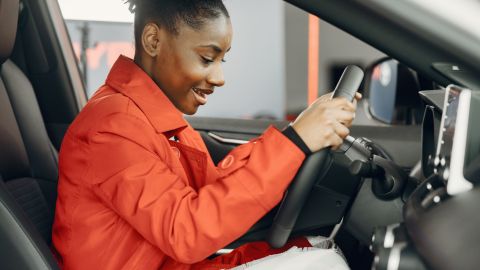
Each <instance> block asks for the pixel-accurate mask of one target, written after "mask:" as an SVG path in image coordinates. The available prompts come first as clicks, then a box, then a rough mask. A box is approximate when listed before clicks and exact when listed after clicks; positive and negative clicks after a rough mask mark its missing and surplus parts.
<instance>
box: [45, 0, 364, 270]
mask: <svg viewBox="0 0 480 270" xmlns="http://www.w3.org/2000/svg"><path fill="white" fill-rule="evenodd" d="M127 2H129V3H130V8H131V10H134V11H135V44H136V51H135V58H134V60H131V59H128V58H127V57H124V56H120V57H119V59H118V60H117V62H116V63H115V65H114V66H113V67H112V69H111V71H110V74H109V75H108V77H107V79H106V82H105V84H104V85H103V86H102V87H100V89H99V90H98V91H97V92H96V94H95V95H94V96H93V97H92V98H91V99H90V101H89V102H88V104H87V106H86V107H85V108H84V109H83V110H82V112H81V113H80V114H79V115H78V117H77V118H76V119H75V121H74V122H73V123H72V125H71V126H70V128H69V130H68V132H67V134H66V136H65V138H64V141H63V144H62V147H61V151H60V165H59V166H60V179H59V185H58V199H57V208H56V213H55V223H54V228H53V243H54V247H55V249H56V251H57V252H58V254H59V261H60V263H61V264H62V265H63V267H64V268H65V269H192V268H195V267H197V268H201V269H206V268H208V267H209V268H210V269H219V268H227V267H229V266H233V265H236V264H239V263H243V262H245V261H246V260H247V259H245V258H243V259H239V258H238V256H237V257H236V255H235V252H234V253H233V255H230V256H228V257H223V258H222V257H218V258H217V259H215V260H213V261H209V260H206V258H207V257H208V256H210V255H212V254H213V253H215V252H216V251H217V250H219V249H221V248H223V247H225V246H226V245H228V244H229V243H230V242H232V241H234V240H235V239H236V238H238V237H240V236H241V235H243V234H244V233H245V232H246V231H247V230H248V229H249V228H250V227H251V226H252V225H253V224H255V223H256V222H257V221H258V220H259V219H260V218H261V217H262V216H263V215H265V214H266V213H267V212H268V211H269V210H271V209H272V208H273V207H274V206H275V205H276V204H278V203H279V201H280V200H281V198H282V195H283V193H284V191H285V190H286V188H287V187H288V185H289V183H290V181H291V180H292V178H293V177H294V175H295V173H296V171H297V170H298V168H299V167H300V165H301V164H302V162H303V160H304V158H305V156H306V155H308V154H309V153H311V152H314V151H318V150H319V149H322V148H324V147H330V146H331V147H337V146H339V145H340V144H341V143H342V139H343V138H344V137H345V136H346V135H347V134H348V133H349V130H348V126H349V125H350V124H351V121H352V120H353V117H354V112H355V104H352V103H350V102H348V101H347V100H345V99H334V100H331V99H330V95H327V96H324V97H321V98H320V99H319V100H317V101H316V102H315V103H314V104H313V105H311V106H310V107H309V108H308V109H306V110H305V111H304V112H303V113H302V114H301V115H300V116H299V117H298V119H297V120H296V121H295V122H294V123H293V124H292V125H291V126H290V127H289V128H287V129H286V130H284V131H283V132H281V131H278V130H277V129H275V128H274V127H270V128H268V129H267V130H266V131H265V133H264V134H263V135H262V136H261V137H259V138H257V139H255V140H253V141H251V142H250V143H248V144H245V145H242V146H240V147H237V148H236V149H234V150H233V151H232V152H231V153H229V155H228V156H227V157H226V158H225V159H224V160H223V161H221V162H220V163H219V164H218V165H217V166H216V165H215V164H213V162H212V160H211V158H210V156H209V155H208V151H207V149H206V147H205V145H204V143H203V141H202V139H201V137H200V136H199V134H198V133H197V132H195V131H194V130H193V129H192V128H191V127H190V126H189V125H188V123H187V122H186V121H185V120H184V118H183V114H188V115H191V114H194V113H195V112H196V111H197V109H198V107H199V106H202V105H205V104H206V103H207V99H208V96H209V95H211V94H213V93H214V91H216V88H217V87H220V86H222V85H223V84H224V83H225V81H224V77H223V71H222V61H223V59H224V57H225V54H226V53H227V52H228V51H229V50H230V46H231V42H232V25H231V23H230V19H229V15H228V12H227V10H226V9H225V6H224V5H223V3H222V1H221V0H130V1H127ZM245 80H248V78H245ZM240 257H241V256H240ZM254 257H255V256H253V257H252V256H251V257H250V258H254Z"/></svg>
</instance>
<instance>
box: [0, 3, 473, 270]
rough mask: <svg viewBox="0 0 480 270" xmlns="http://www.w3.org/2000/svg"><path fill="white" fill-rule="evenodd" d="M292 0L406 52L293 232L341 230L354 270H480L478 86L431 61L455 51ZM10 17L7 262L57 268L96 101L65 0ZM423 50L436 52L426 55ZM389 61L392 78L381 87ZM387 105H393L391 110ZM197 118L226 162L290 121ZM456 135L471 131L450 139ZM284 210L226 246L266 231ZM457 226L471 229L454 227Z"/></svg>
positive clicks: (356, 9) (4, 171)
mask: <svg viewBox="0 0 480 270" xmlns="http://www.w3.org/2000/svg"><path fill="white" fill-rule="evenodd" d="M288 2H290V3H292V4H294V5H296V6H298V7H299V8H302V9H304V10H306V11H309V12H311V13H314V14H316V15H318V16H320V17H321V18H323V19H325V20H327V21H329V22H331V23H332V24H335V25H337V26H338V27H340V28H343V29H346V30H348V31H350V32H353V33H355V34H356V35H357V36H359V37H361V38H362V39H363V40H365V41H368V42H369V43H371V44H372V45H374V46H376V47H378V48H379V49H382V50H383V51H385V52H386V53H387V54H389V55H392V56H393V55H394V56H395V59H393V58H390V57H388V58H383V59H379V60H378V61H375V62H373V63H371V65H370V66H369V67H368V68H367V69H366V70H365V76H364V82H363V89H362V90H363V93H364V96H365V99H364V100H363V101H362V103H361V104H359V106H358V108H359V109H358V116H357V117H358V118H360V119H362V118H364V119H367V120H371V121H374V122H376V123H377V124H376V125H369V126H364V125H354V126H352V128H351V136H350V137H349V138H348V139H347V140H346V141H345V143H344V145H343V146H342V147H341V148H340V149H338V150H336V151H331V152H330V153H329V154H328V159H327V160H326V161H325V162H324V163H323V164H322V166H321V167H313V168H310V169H305V170H310V171H311V173H312V175H313V176H312V177H315V181H314V185H313V187H312V188H311V191H309V195H308V198H307V199H306V201H305V203H304V205H303V207H302V208H301V211H300V214H299V216H298V219H297V220H296V223H295V226H294V227H293V228H292V231H291V235H292V236H298V235H325V236H329V235H332V232H335V240H336V242H337V244H338V245H339V246H340V248H341V249H342V250H343V253H344V254H345V257H346V258H347V261H348V263H349V265H350V267H351V268H352V269H371V268H372V265H373V268H374V269H455V268H457V269H475V267H476V265H478V264H477V263H478V261H479V259H477V258H476V255H475V253H476V252H477V250H478V249H476V247H478V245H479V244H478V243H480V241H478V240H480V239H479V237H480V235H479V234H478V233H477V232H476V228H477V227H478V226H476V225H477V224H478V221H479V220H478V218H471V219H472V220H471V221H472V222H471V223H468V222H467V224H465V222H462V221H463V220H464V219H465V218H467V217H471V216H478V215H476V209H475V205H476V204H477V203H479V200H480V195H479V194H477V193H478V192H479V191H478V189H475V188H474V184H475V183H477V182H478V181H479V179H480V178H479V177H480V168H479V164H480V161H479V156H480V155H478V154H479V153H480V142H479V139H480V134H479V130H478V128H475V127H474V126H475V125H474V117H470V118H468V115H469V112H470V116H471V115H475V114H476V115H478V113H479V112H478V110H479V108H480V103H479V101H480V98H479V95H478V94H477V93H476V92H475V91H470V90H469V89H467V87H462V86H465V85H466V86H475V85H477V84H476V83H477V81H474V82H472V83H468V78H469V77H465V76H463V77H458V76H457V75H455V74H458V73H452V72H450V71H449V73H448V74H447V73H441V72H439V70H440V71H441V70H442V69H444V68H445V66H439V65H437V66H436V67H437V68H436V69H435V68H431V66H432V65H430V63H434V62H436V61H434V59H437V58H439V59H446V60H448V61H446V62H445V63H449V61H450V60H451V62H454V60H456V59H457V58H455V57H454V56H452V55H451V54H449V53H444V52H443V51H442V50H443V49H441V48H437V47H435V48H434V49H432V48H431V46H430V45H429V44H430V42H434V41H432V40H428V39H427V38H425V39H419V40H418V44H417V47H416V48H415V49H413V48H410V49H408V50H407V49H405V50H403V51H402V50H401V49H400V47H402V46H403V45H405V47H408V46H407V45H406V44H407V43H408V42H409V39H407V38H406V39H405V40H401V41H400V44H397V45H395V46H391V47H388V46H387V45H385V44H386V43H385V42H383V43H382V40H381V39H379V38H378V37H377V36H374V34H373V33H371V32H369V31H367V30H366V29H371V27H369V26H372V25H375V27H379V30H378V31H379V32H381V33H388V34H385V36H384V37H383V38H384V39H385V38H387V39H388V38H392V36H395V35H401V36H411V35H412V34H411V33H409V32H408V30H407V29H404V28H402V27H398V26H397V25H394V22H392V21H384V19H385V18H384V16H386V15H388V14H384V15H382V12H380V11H382V10H380V9H367V8H366V7H365V6H363V5H362V4H360V3H350V2H351V1H345V2H343V1H322V3H321V4H318V5H317V4H311V3H308V2H309V1H301V0H298V1H297V0H295V1H288ZM366 15H368V16H367V17H368V18H369V19H365V16H366ZM362 16H364V18H363V19H362V18H361V17H362ZM342 17H345V18H347V17H348V18H349V19H348V20H341V19H340V18H342ZM352 21H353V22H355V21H359V22H363V23H357V24H355V23H353V24H352V23H349V22H352ZM378 22H382V24H378ZM0 24H1V25H2V28H1V29H0V64H1V67H0V74H1V76H0V131H1V135H0V149H1V151H0V180H1V181H0V250H1V255H0V258H1V263H0V268H2V269H59V266H58V265H57V263H56V259H55V256H54V253H53V251H52V249H51V248H50V246H51V230H52V222H53V216H54V211H55V200H56V183H57V178H58V156H57V155H58V154H57V153H58V150H59V149H60V145H61V141H62V138H63V135H64V134H65V132H66V130H67V128H68V126H69V124H70V123H71V122H72V121H73V119H74V118H75V116H76V115H77V114H78V113H79V111H80V110H81V108H82V107H83V106H84V105H85V103H86V95H85V91H84V90H83V85H82V82H81V75H80V72H79V69H78V67H77V64H76V60H75V58H74V54H73V49H72V47H71V45H69V38H68V34H67V32H66V28H65V24H64V22H63V20H62V17H61V13H60V10H59V7H58V3H57V2H56V1H55V0H45V1H37V0H20V1H19V0H3V1H0ZM402 42H404V43H405V44H402ZM422 48H426V49H422ZM423 51H428V52H429V53H430V54H422V55H417V54H421V52H423ZM438 55H442V57H438ZM396 59H398V60H396ZM400 59H401V60H400ZM422 62H429V64H428V66H429V67H430V68H425V65H422V64H421V63H422ZM386 69H388V72H390V74H393V75H389V76H393V77H389V80H388V81H389V82H390V81H395V83H394V84H390V83H387V84H385V83H384V81H382V80H384V79H385V76H387V75H385V74H387V71H386ZM452 74H453V75H452ZM391 78H394V79H391ZM452 78H453V79H452ZM465 78H467V79H465ZM466 82H467V83H466ZM453 83H455V84H458V85H460V86H454V85H453ZM448 85H450V86H448ZM446 86H448V87H446ZM387 101H388V102H390V103H391V106H389V107H385V106H384V105H385V104H386V103H388V102H387ZM455 102H457V103H458V104H460V105H458V104H457V103H455ZM451 104H457V105H456V107H454V106H453V105H451ZM447 108H448V110H447ZM452 108H463V109H458V110H457V109H452ZM465 111H466V112H465ZM186 119H187V120H188V122H189V123H190V124H191V125H192V126H193V127H194V128H195V129H196V130H197V131H198V132H200V134H201V136H202V138H203V140H204V141H205V143H206V145H207V148H208V150H209V152H210V154H211V156H212V159H213V161H214V162H215V163H218V162H219V161H220V160H222V159H223V158H224V157H225V156H226V155H227V153H228V152H229V151H230V150H231V149H233V148H234V147H235V146H237V145H240V144H244V143H246V142H248V141H249V140H250V139H252V138H255V137H256V136H258V135H260V134H261V133H262V132H263V131H264V130H265V129H266V128H267V127H268V126H269V125H275V126H277V127H278V128H280V129H281V128H284V127H286V126H287V125H288V124H289V122H288V121H277V120H241V119H235V120H234V119H222V118H207V117H186ZM446 119H457V122H455V121H453V122H452V121H450V120H446ZM461 119H463V120H461ZM456 125H457V126H456ZM452 130H453V131H455V132H457V131H458V132H457V133H455V134H460V135H462V134H463V135H462V136H463V137H461V136H460V135H456V136H455V137H453V135H452ZM461 138H463V140H462V139H461ZM448 140H450V141H451V142H450V143H448ZM443 142H447V143H443ZM437 145H438V147H437ZM462 147H463V148H462ZM455 149H456V150H455ZM462 149H463V152H462V151H461V150H462ZM455 151H456V152H455ZM454 154H455V155H454ZM445 171H447V172H445ZM456 179H461V180H456ZM294 181H295V180H294ZM277 210H278V207H276V208H274V209H273V210H272V211H271V212H270V213H269V214H267V215H266V216H265V217H264V218H262V219H261V220H260V221H258V223H257V224H255V225H254V226H253V227H252V228H251V229H250V230H249V231H248V232H247V233H246V234H245V235H243V236H242V237H240V238H239V239H237V240H236V241H234V242H233V243H231V244H230V245H228V246H227V247H225V249H223V250H222V251H219V253H218V254H220V253H225V252H228V251H229V250H231V249H233V248H236V247H238V246H240V245H241V244H244V243H247V242H251V241H259V240H265V239H267V238H268V237H269V235H270V234H271V228H272V222H273V220H274V219H275V215H276V213H277ZM445 213H451V215H450V214H445ZM452 216H453V217H454V218H452ZM452 227H453V228H455V227H458V228H463V229H461V230H460V229H458V230H456V231H458V232H456V233H453V234H452V233H449V232H450V231H451V228H452ZM459 239H460V240H459ZM466 239H468V240H466ZM452 243H453V244H452ZM212 256H215V254H212Z"/></svg>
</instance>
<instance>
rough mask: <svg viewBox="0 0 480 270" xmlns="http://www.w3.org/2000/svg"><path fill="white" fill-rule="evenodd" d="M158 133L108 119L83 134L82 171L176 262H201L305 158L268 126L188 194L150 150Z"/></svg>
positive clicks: (255, 214) (250, 220)
mask: <svg viewBox="0 0 480 270" xmlns="http://www.w3.org/2000/svg"><path fill="white" fill-rule="evenodd" d="M117 123H122V124H121V126H119V125H118V124H117ZM159 136H163V134H157V133H155V131H153V129H152V128H151V127H150V126H148V125H147V124H146V123H144V122H143V121H142V120H139V119H137V118H135V117H132V116H128V115H127V116H125V115H122V116H119V115H116V116H111V117H109V119H107V120H106V121H104V124H102V127H101V128H99V129H98V130H96V131H95V132H94V134H92V136H91V140H90V151H91V152H90V155H91V157H92V158H91V160H90V164H89V169H88V171H87V172H86V175H87V178H88V179H90V180H89V181H90V183H91V188H92V190H93V191H94V193H95V194H96V195H97V196H98V197H99V198H100V199H101V200H102V201H103V202H104V203H105V204H106V205H107V206H108V207H109V208H110V209H112V210H113V211H115V212H116V213H117V214H118V215H119V216H121V217H122V218H123V219H124V220H126V221H127V222H128V223H129V224H130V225H131V226H132V227H134V228H135V230H137V231H138V232H139V233H140V234H141V235H142V236H143V237H144V238H145V239H147V240H148V241H149V242H150V243H152V244H153V245H155V246H157V247H158V248H159V249H161V250H162V251H163V252H164V253H165V254H167V255H168V256H170V257H171V258H173V259H174V260H176V261H178V262H181V263H188V264H191V263H195V262H198V261H201V260H203V259H205V258H206V257H208V256H209V255H211V254H213V253H214V252H215V251H217V250H219V249H221V248H223V247H224V246H226V245H227V244H229V243H230V242H232V241H234V240H235V239H237V238H238V237H240V236H241V235H243V234H244V233H245V232H246V231H247V230H248V229H249V228H250V227H251V226H252V225H253V224H255V222H257V221H258V220H259V219H260V218H261V217H262V216H263V215H265V214H266V213H267V212H268V211H269V210H270V209H272V208H273V207H274V206H275V205H276V204H277V203H278V202H279V201H280V199H281V198H282V195H283V193H284V191H285V189H286V188H287V186H288V185H289V183H290V181H291V180H292V178H293V177H294V176H295V173H296V171H297V170H298V168H299V167H300V165H301V163H302V161H303V159H304V157H305V155H304V154H303V152H302V151H301V150H300V149H298V147H296V146H295V145H294V144H293V143H292V142H291V141H290V140H289V139H287V138H286V137H285V136H284V135H282V134H281V132H279V131H278V130H276V129H275V128H273V127H270V128H269V129H268V130H267V131H266V132H265V133H264V134H263V135H262V136H261V137H260V138H258V139H256V140H254V141H253V142H250V143H248V144H246V145H242V146H240V147H237V148H236V149H234V150H233V151H232V152H231V153H230V154H229V155H228V156H227V157H226V158H225V159H224V160H223V161H222V162H220V163H219V168H218V169H219V171H220V177H219V179H217V181H215V182H214V183H212V184H209V185H206V186H204V187H202V188H200V189H199V190H198V191H196V190H194V189H193V188H192V187H190V186H188V185H187V184H186V182H185V181H184V179H181V178H180V176H178V175H175V174H174V173H173V172H172V170H171V169H170V167H169V166H168V164H167V163H166V162H165V161H164V160H163V158H162V156H164V154H165V153H162V152H161V150H160V152H159V150H158V149H162V146H161V143H162V142H161V139H163V140H166V139H165V138H161V139H159ZM163 143H165V141H164V142H163ZM165 148H166V147H165V146H163V151H170V149H168V148H167V149H165ZM227 159H228V160H227ZM227 165H228V166H227Z"/></svg>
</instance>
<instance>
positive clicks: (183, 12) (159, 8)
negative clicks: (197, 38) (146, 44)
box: [125, 0, 230, 47]
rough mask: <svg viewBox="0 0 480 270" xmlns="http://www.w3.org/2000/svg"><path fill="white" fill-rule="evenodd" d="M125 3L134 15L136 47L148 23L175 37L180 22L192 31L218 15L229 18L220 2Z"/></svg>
mask: <svg viewBox="0 0 480 270" xmlns="http://www.w3.org/2000/svg"><path fill="white" fill-rule="evenodd" d="M125 3H128V4H129V9H130V11H131V12H132V13H135V23H134V29H135V30H134V31H135V45H136V46H137V47H138V46H139V42H140V37H141V35H142V31H143V27H144V26H145V25H146V24H147V23H149V22H154V23H156V24H157V25H158V26H159V27H161V28H164V29H166V30H167V31H168V32H170V33H172V34H175V35H177V34H178V22H179V21H180V20H181V21H182V22H184V23H185V24H187V25H188V26H190V27H192V28H193V29H200V28H201V27H202V26H203V25H204V24H205V22H206V21H207V20H209V19H216V18H218V17H220V15H224V16H226V17H227V18H229V17H230V15H229V14H228V11H227V9H226V7H225V5H224V4H223V1H222V0H126V1H125Z"/></svg>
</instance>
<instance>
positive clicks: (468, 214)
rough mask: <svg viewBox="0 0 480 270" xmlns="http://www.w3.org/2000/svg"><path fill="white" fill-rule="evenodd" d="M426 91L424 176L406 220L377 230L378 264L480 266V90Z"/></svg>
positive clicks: (399, 266) (405, 213)
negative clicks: (478, 184) (479, 214)
mask: <svg viewBox="0 0 480 270" xmlns="http://www.w3.org/2000/svg"><path fill="white" fill-rule="evenodd" d="M420 96H421V97H422V99H423V100H424V101H425V103H426V108H425V114H424V119H423V123H422V160H421V164H422V173H423V175H424V179H423V180H422V181H421V183H419V185H418V186H416V187H415V188H414V189H413V190H412V191H411V193H410V194H408V199H407V200H406V201H405V205H404V207H403V222H400V223H395V224H391V225H388V226H382V227H380V228H377V229H376V230H375V231H374V234H373V237H372V250H373V251H374V252H375V254H376V257H375V262H374V269H430V268H433V269H476V268H477V267H478V263H479V262H480V258H478V255H477V253H478V250H479V249H480V235H479V234H478V226H479V225H480V217H478V210H477V205H479V204H480V190H479V189H478V188H475V184H476V183H477V182H478V181H479V178H480V169H479V167H480V166H479V164H480V128H479V125H478V124H477V122H478V120H476V118H477V117H478V116H480V91H471V90H469V89H466V88H462V87H460V86H456V85H450V86H448V87H447V88H446V89H442V90H433V91H432V90H431V91H421V92H420Z"/></svg>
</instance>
